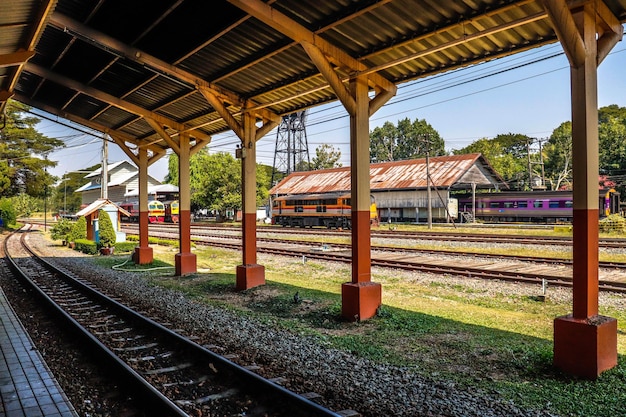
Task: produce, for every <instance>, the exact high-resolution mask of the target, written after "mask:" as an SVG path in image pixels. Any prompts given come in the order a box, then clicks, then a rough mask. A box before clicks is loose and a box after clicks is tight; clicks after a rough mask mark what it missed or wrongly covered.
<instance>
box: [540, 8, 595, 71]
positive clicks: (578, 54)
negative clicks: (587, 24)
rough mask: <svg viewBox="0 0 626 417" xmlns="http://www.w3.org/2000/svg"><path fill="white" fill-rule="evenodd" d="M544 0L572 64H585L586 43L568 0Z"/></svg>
mask: <svg viewBox="0 0 626 417" xmlns="http://www.w3.org/2000/svg"><path fill="white" fill-rule="evenodd" d="M542 2H543V7H544V8H545V9H546V12H548V16H549V17H550V20H551V22H552V26H553V27H554V31H555V32H556V35H557V37H558V38H559V41H561V45H563V50H564V51H565V54H566V55H567V58H568V59H569V62H570V64H571V65H573V66H576V67H579V66H581V65H584V63H585V43H584V42H583V39H582V37H581V36H580V32H579V31H578V28H577V27H576V23H575V22H574V18H573V17H572V13H571V12H570V9H569V7H568V5H567V3H566V1H565V0H542Z"/></svg>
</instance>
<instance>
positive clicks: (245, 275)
mask: <svg viewBox="0 0 626 417" xmlns="http://www.w3.org/2000/svg"><path fill="white" fill-rule="evenodd" d="M259 285H265V267H264V266H263V265H257V264H248V265H237V284H236V285H235V289H236V290H237V291H244V290H247V289H250V288H253V287H258V286H259Z"/></svg>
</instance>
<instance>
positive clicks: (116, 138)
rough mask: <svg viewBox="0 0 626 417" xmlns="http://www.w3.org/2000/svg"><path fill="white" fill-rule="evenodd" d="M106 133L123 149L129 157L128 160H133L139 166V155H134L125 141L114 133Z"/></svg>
mask: <svg viewBox="0 0 626 417" xmlns="http://www.w3.org/2000/svg"><path fill="white" fill-rule="evenodd" d="M108 135H109V136H110V137H111V139H113V142H115V144H116V145H117V146H119V147H120V149H121V150H122V151H124V153H125V154H126V155H127V156H128V157H129V158H130V160H131V161H133V163H134V164H135V165H136V166H139V157H138V156H137V155H135V154H134V153H133V151H132V150H131V149H130V148H129V147H128V146H127V145H126V141H125V140H124V139H122V138H121V137H119V136H118V135H117V134H115V133H113V134H111V133H109V134H108Z"/></svg>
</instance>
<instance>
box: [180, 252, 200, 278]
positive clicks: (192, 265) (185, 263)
mask: <svg viewBox="0 0 626 417" xmlns="http://www.w3.org/2000/svg"><path fill="white" fill-rule="evenodd" d="M174 262H175V264H176V275H177V276H181V277H182V276H183V275H187V274H193V273H195V272H197V271H198V268H197V264H196V255H195V254H193V253H177V254H176V255H175V256H174Z"/></svg>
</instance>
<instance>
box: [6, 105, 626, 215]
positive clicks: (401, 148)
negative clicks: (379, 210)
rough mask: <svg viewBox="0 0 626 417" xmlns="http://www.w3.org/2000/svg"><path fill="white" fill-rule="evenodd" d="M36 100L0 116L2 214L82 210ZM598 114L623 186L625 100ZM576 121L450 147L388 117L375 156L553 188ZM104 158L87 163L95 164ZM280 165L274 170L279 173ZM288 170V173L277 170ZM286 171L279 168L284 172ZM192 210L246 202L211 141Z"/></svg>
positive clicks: (196, 177) (605, 159)
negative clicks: (469, 168)
mask: <svg viewBox="0 0 626 417" xmlns="http://www.w3.org/2000/svg"><path fill="white" fill-rule="evenodd" d="M29 110H30V108H29V107H28V106H25V105H23V104H20V103H17V102H15V101H9V103H8V106H7V108H6V114H5V115H4V118H3V121H2V123H1V124H0V215H1V213H4V212H6V211H9V210H13V211H15V213H17V215H18V216H25V215H26V216H27V215H29V214H30V213H32V212H36V211H39V212H41V211H43V209H44V197H45V198H46V203H47V205H48V210H49V211H50V212H52V211H61V212H62V211H64V210H66V211H67V212H70V213H75V212H76V211H78V210H79V208H80V204H81V197H80V195H77V194H76V193H74V191H75V190H76V189H77V188H79V187H80V186H82V185H84V184H85V183H86V182H87V180H85V178H84V176H85V174H84V173H68V174H66V175H64V177H63V178H58V177H54V176H52V175H50V174H49V173H48V172H47V169H48V168H51V167H54V166H56V165H57V162H56V161H52V160H49V159H48V157H47V156H48V155H49V154H50V153H51V152H52V151H53V150H55V149H58V148H61V147H63V146H64V143H63V141H62V140H59V139H56V138H50V137H47V136H45V135H44V134H42V133H41V132H39V131H37V129H36V126H37V124H38V123H39V122H40V120H39V119H38V118H37V117H34V116H32V115H31V114H30V113H29ZM598 116H599V127H598V133H599V157H600V177H599V186H611V187H615V188H617V189H618V191H620V192H622V193H624V192H625V191H626V190H625V189H624V184H625V183H626V181H624V180H625V178H626V108H624V107H619V106H617V105H610V106H606V107H602V108H600V109H599V110H598ZM571 136H572V126H571V122H569V121H565V122H563V123H561V124H560V125H559V126H558V127H556V128H555V129H554V130H553V132H552V134H551V135H550V136H549V137H547V138H533V137H529V136H527V135H524V134H519V133H505V134H500V135H498V136H496V137H494V138H481V139H478V140H476V141H474V142H472V143H471V144H469V145H468V146H466V147H464V148H461V149H455V150H452V151H451V152H448V151H446V148H445V141H444V138H442V137H441V135H440V134H439V132H437V131H436V130H435V129H434V128H433V127H432V126H431V125H430V124H429V123H428V122H427V121H426V120H423V119H422V120H420V119H415V120H413V121H411V120H410V119H409V118H405V119H402V120H398V121H397V123H396V124H393V123H392V122H389V121H388V122H385V123H384V124H383V125H382V126H379V127H376V128H374V129H373V130H372V131H371V132H370V161H371V162H372V163H376V162H387V161H399V160H406V159H415V158H423V157H425V156H426V155H427V154H428V155H429V156H444V155H448V154H453V155H460V154H466V153H476V152H479V153H481V154H483V155H484V156H485V158H486V159H487V161H488V162H489V163H490V164H491V165H492V167H493V168H494V169H495V171H496V172H498V173H499V174H500V175H501V177H502V178H503V180H504V181H506V182H507V183H508V184H509V186H510V188H511V189H519V190H528V189H531V188H533V186H534V185H537V183H540V184H542V185H544V186H545V187H546V188H547V189H551V190H558V189H569V188H571V187H572V138H571ZM340 159H341V152H340V150H339V149H338V148H335V147H334V146H333V145H332V144H330V143H326V144H323V145H320V146H318V147H317V148H316V149H315V156H314V157H313V158H312V160H311V162H310V163H306V164H303V165H302V166H299V167H298V169H299V170H303V171H306V170H317V169H326V168H336V167H340V166H341V163H340ZM98 167H99V165H94V166H91V167H86V168H85V170H86V171H93V170H95V169H97V168H98ZM272 174H273V173H272V167H270V166H267V165H263V164H258V166H257V205H258V206H264V205H265V204H266V203H267V200H268V193H269V189H270V188H271V187H272V185H274V184H270V182H271V178H272ZM276 174H277V173H274V178H277V175H276ZM278 174H282V175H283V176H284V175H285V173H278ZM278 178H279V179H280V175H279V176H278ZM165 182H167V183H171V184H177V183H178V157H177V156H176V155H172V156H170V157H169V161H168V175H167V176H166V178H165ZM190 187H191V206H192V207H191V208H192V210H198V209H208V210H214V211H215V212H218V213H222V214H224V213H225V212H226V211H227V210H238V209H241V191H242V190H241V163H240V161H239V160H238V159H236V158H234V157H233V156H232V155H231V154H230V153H227V152H219V153H211V152H210V149H209V148H205V149H202V150H201V151H199V152H198V153H196V154H194V155H193V156H192V157H191V160H190Z"/></svg>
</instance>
